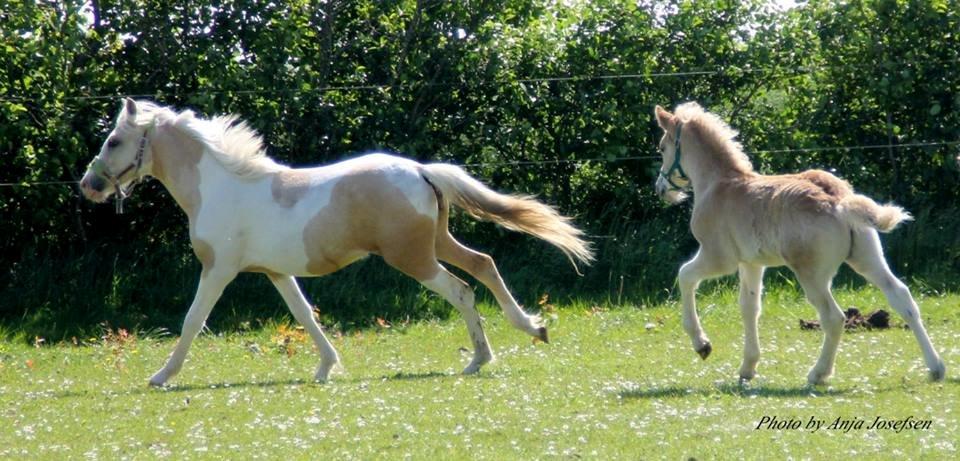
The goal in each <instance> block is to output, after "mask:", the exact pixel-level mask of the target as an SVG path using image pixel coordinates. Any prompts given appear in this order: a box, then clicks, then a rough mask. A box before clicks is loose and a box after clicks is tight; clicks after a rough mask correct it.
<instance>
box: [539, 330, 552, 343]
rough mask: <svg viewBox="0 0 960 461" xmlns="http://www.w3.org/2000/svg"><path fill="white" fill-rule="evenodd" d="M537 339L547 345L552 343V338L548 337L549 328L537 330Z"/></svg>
mask: <svg viewBox="0 0 960 461" xmlns="http://www.w3.org/2000/svg"><path fill="white" fill-rule="evenodd" d="M537 339H539V340H540V341H543V342H545V343H549V342H550V338H548V337H547V327H540V328H538V329H537Z"/></svg>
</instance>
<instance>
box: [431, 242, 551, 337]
mask: <svg viewBox="0 0 960 461" xmlns="http://www.w3.org/2000/svg"><path fill="white" fill-rule="evenodd" d="M441 232H442V233H443V235H441V236H440V237H439V238H438V239H437V256H438V257H439V258H440V260H442V261H446V262H449V263H451V264H453V265H454V266H457V267H459V268H460V269H463V270H464V271H466V272H467V273H468V274H470V275H471V276H473V277H474V278H476V279H477V280H479V281H480V283H482V284H483V285H484V286H486V287H487V289H489V290H490V292H492V293H493V296H494V297H495V298H497V303H498V304H500V308H501V309H503V313H504V314H505V315H506V316H507V319H508V320H510V323H511V324H512V325H513V326H514V327H516V328H518V329H520V330H522V331H524V332H526V333H527V334H529V335H531V336H534V337H537V338H540V340H542V341H543V342H548V339H547V328H546V327H545V326H543V322H542V321H541V319H540V316H538V315H528V314H527V313H526V312H524V311H523V309H522V308H521V307H520V305H519V304H517V301H516V300H515V299H513V295H511V294H510V290H508V289H507V286H506V284H504V283H503V279H502V278H500V273H499V272H498V271H497V266H496V264H495V263H494V262H493V258H491V257H490V256H489V255H486V254H483V253H480V252H478V251H474V250H472V249H470V248H467V247H466V246H464V245H463V244H461V243H460V242H458V241H457V240H456V239H455V238H453V236H452V235H450V234H449V233H448V232H446V231H441Z"/></svg>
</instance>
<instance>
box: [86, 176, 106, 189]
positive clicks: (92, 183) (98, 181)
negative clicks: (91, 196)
mask: <svg viewBox="0 0 960 461" xmlns="http://www.w3.org/2000/svg"><path fill="white" fill-rule="evenodd" d="M106 185H107V183H106V181H104V180H103V178H101V177H99V176H94V177H92V178H90V179H89V180H88V181H87V187H89V188H90V189H92V190H94V191H95V192H103V188H104V187H106Z"/></svg>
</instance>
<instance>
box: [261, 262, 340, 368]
mask: <svg viewBox="0 0 960 461" xmlns="http://www.w3.org/2000/svg"><path fill="white" fill-rule="evenodd" d="M267 277H269V278H270V281H271V282H273V286H274V287H276V288H277V291H279V292H280V296H282V297H283V301H284V302H285V303H287V307H288V308H289V309H290V312H291V313H292V314H293V317H294V318H295V319H297V321H298V322H300V324H301V325H303V328H304V329H306V330H307V333H308V334H310V338H311V339H313V343H314V344H316V345H317V349H319V350H320V365H319V366H318V367H317V372H316V374H315V375H314V379H315V380H316V381H319V382H326V381H327V378H328V377H329V376H330V370H331V369H332V368H333V367H334V365H336V364H338V363H340V357H338V356H337V350H336V349H334V348H333V345H332V344H330V341H329V340H328V339H327V337H326V335H324V334H323V330H321V329H320V325H319V324H317V321H316V320H315V319H314V318H313V310H312V309H311V308H310V303H308V302H307V299H306V298H304V297H303V292H302V291H300V287H299V286H298V285H297V280H296V279H294V278H293V277H292V276H289V275H279V274H268V275H267Z"/></svg>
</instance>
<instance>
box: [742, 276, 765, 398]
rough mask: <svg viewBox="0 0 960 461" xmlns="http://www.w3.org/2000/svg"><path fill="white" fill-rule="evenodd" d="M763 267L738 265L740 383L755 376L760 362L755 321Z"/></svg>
mask: <svg viewBox="0 0 960 461" xmlns="http://www.w3.org/2000/svg"><path fill="white" fill-rule="evenodd" d="M763 269H764V268H763V266H755V265H752V264H747V263H741V264H740V314H741V316H742V317H743V363H742V364H741V365H740V382H741V383H743V382H744V381H748V380H751V379H753V377H754V376H756V375H757V362H759V361H760V338H759V334H758V333H757V321H758V320H759V319H760V295H761V293H762V292H763Z"/></svg>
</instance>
